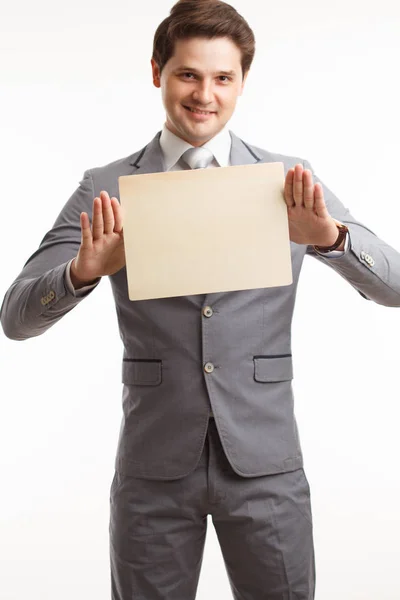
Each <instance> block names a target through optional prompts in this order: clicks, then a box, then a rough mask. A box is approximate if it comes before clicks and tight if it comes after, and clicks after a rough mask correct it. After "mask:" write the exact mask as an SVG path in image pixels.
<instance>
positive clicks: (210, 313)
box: [203, 306, 214, 317]
mask: <svg viewBox="0 0 400 600" xmlns="http://www.w3.org/2000/svg"><path fill="white" fill-rule="evenodd" d="M213 314H214V311H213V309H212V308H211V306H206V307H205V308H204V309H203V315H204V316H205V317H212V316H213Z"/></svg>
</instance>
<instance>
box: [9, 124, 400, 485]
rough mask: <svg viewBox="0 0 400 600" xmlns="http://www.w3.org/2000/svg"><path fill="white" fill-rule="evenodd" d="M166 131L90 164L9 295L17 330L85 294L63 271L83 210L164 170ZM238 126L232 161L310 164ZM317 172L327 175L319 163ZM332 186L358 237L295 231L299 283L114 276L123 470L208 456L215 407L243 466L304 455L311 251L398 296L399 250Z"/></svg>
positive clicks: (258, 467) (383, 293) (280, 463)
mask: <svg viewBox="0 0 400 600" xmlns="http://www.w3.org/2000/svg"><path fill="white" fill-rule="evenodd" d="M159 137H160V133H158V134H157V135H156V136H155V137H154V139H153V140H152V141H151V142H150V143H149V144H148V145H147V146H146V147H145V148H143V149H142V150H140V151H139V152H135V153H134V154H133V155H131V156H129V157H127V158H123V159H122V160H118V161H116V162H113V163H111V164H109V165H107V166H105V167H101V168H95V169H91V170H88V171H85V174H84V177H83V179H82V181H81V182H80V185H79V187H78V189H77V190H76V191H75V192H74V193H73V195H72V196H71V198H70V199H69V200H68V202H67V203H66V204H65V206H64V208H63V209H62V211H61V213H60V215H59V216H58V218H57V220H56V221H55V223H54V226H53V228H52V229H51V230H50V231H49V232H48V233H47V234H46V235H45V237H44V238H43V240H42V242H41V244H40V246H39V248H38V250H37V251H36V252H35V253H34V254H33V255H32V256H31V257H30V258H29V260H28V261H27V263H26V264H25V266H24V268H23V270H22V271H21V273H20V274H19V275H18V277H17V278H16V280H15V281H14V282H13V283H12V285H11V286H10V288H9V289H8V291H7V293H6V295H5V298H4V301H3V305H2V308H1V322H2V325H3V329H4V331H5V333H6V335H7V336H8V337H10V338H12V339H16V340H23V339H26V338H29V337H33V336H37V335H40V334H42V333H44V332H45V331H46V330H47V329H48V328H49V327H51V326H52V325H54V324H55V323H56V322H57V321H58V320H59V319H60V318H61V317H62V316H63V315H64V314H66V313H67V312H69V311H70V310H71V309H72V308H73V307H74V306H75V305H76V304H78V303H79V302H82V301H83V298H81V297H79V298H77V297H75V296H74V295H73V294H72V293H71V292H70V291H69V290H68V288H67V287H66V285H65V277H64V275H65V269H66V265H67V263H68V262H69V261H70V259H71V258H73V257H74V256H76V254H77V252H78V248H79V245H80V225H79V215H80V213H81V212H82V211H86V212H87V213H88V214H89V216H90V217H91V212H92V203H93V198H94V197H95V196H98V195H99V193H100V191H101V190H107V191H108V192H109V194H110V196H116V197H117V198H118V197H119V190H118V177H119V176H120V175H131V174H142V173H153V172H160V171H162V170H163V164H162V154H161V149H160V144H159ZM231 137H232V150H231V164H232V165H244V164H253V163H258V162H276V161H280V162H283V164H284V167H285V174H286V172H287V171H288V169H289V168H290V167H293V166H294V165H295V164H296V163H298V162H303V164H304V166H305V168H310V169H311V166H310V164H309V163H308V162H307V161H303V160H302V159H299V158H297V157H289V156H283V155H279V154H271V153H269V152H267V151H265V150H262V149H260V148H256V147H254V146H249V145H248V144H245V143H244V142H243V141H242V140H240V139H239V138H238V137H236V136H235V135H234V134H233V133H232V132H231ZM314 181H315V182H317V181H319V179H318V178H317V177H316V176H315V174H314ZM321 183H322V182H321ZM323 187H324V195H325V201H326V204H327V207H328V210H329V212H330V214H331V215H332V216H333V217H334V218H336V219H338V220H339V221H342V222H344V223H346V224H347V225H348V227H349V230H350V248H349V250H348V252H347V253H345V254H343V255H342V256H341V257H340V258H324V257H322V256H320V255H318V254H316V253H315V251H314V250H313V248H312V247H311V246H305V245H299V244H295V243H293V242H291V252H292V266H293V284H292V285H290V286H284V287H275V288H268V289H255V290H246V291H236V292H231V293H213V294H207V295H195V296H184V297H176V298H165V299H157V300H144V301H135V302H131V301H130V300H129V299H128V292H127V281H126V271H125V268H123V269H121V270H120V271H119V272H118V273H116V274H115V275H112V276H111V277H110V280H111V286H112V290H113V294H114V298H115V303H116V309H117V315H118V323H119V329H120V334H121V338H122V341H123V346H124V353H123V362H122V382H123V384H124V385H123V397H122V399H123V419H122V426H121V431H120V437H119V442H118V450H117V456H116V468H117V469H118V470H120V471H122V472H125V473H126V474H130V475H132V476H137V477H144V478H149V479H160V480H161V479H175V478H179V477H182V476H184V475H186V474H188V473H189V472H190V471H191V470H193V469H194V467H195V465H196V463H197V461H198V459H199V457H200V454H201V451H202V447H203V442H204V439H205V435H206V430H207V425H208V419H209V413H210V408H211V407H212V410H213V413H214V415H215V419H216V424H217V426H218V430H219V433H220V436H221V441H222V444H223V446H224V449H225V452H226V455H227V457H228V460H229V461H230V463H231V465H232V468H233V469H234V470H235V471H236V473H238V474H239V475H241V476H243V477H252V476H258V475H264V474H272V473H279V472H285V471H290V470H294V469H297V468H299V467H301V466H302V454H301V448H300V444H299V438H298V433H297V426H296V420H295V417H294V412H293V392H292V379H293V366H292V352H291V321H292V315H293V309H294V303H295V295H296V288H297V283H298V279H299V274H300V269H301V266H302V263H303V259H304V256H305V255H306V254H310V255H312V256H314V257H315V258H316V259H317V260H319V261H322V262H323V263H324V264H326V265H328V266H329V267H330V268H332V269H334V270H335V271H336V272H337V273H339V275H341V276H342V277H344V278H345V279H346V280H347V281H348V282H349V283H350V284H351V285H352V286H353V287H354V288H355V289H356V290H357V291H358V292H359V293H360V294H361V295H362V296H363V297H364V298H366V299H369V300H373V301H375V302H377V303H379V304H383V305H385V306H400V254H399V253H398V252H397V251H396V250H394V249H393V248H392V247H391V246H389V245H388V244H386V243H385V242H384V241H382V240H381V239H379V238H378V237H377V236H376V235H375V234H374V233H373V232H372V231H371V230H370V229H368V228H367V227H365V226H364V225H363V224H361V223H360V222H359V221H357V220H356V219H355V218H354V217H353V216H352V215H351V214H350V212H349V211H348V210H347V209H346V208H345V207H344V206H343V204H342V203H341V202H340V201H339V200H338V199H337V198H336V197H335V196H334V195H333V193H332V192H331V191H330V190H329V189H328V188H326V187H325V186H323ZM205 248H206V241H205ZM262 264H263V258H262V257H260V267H262ZM89 293H93V291H92V290H91V291H90V292H89ZM206 307H210V308H211V310H204V309H205V308H206ZM206 363H210V364H211V368H209V369H206V368H205V365H206Z"/></svg>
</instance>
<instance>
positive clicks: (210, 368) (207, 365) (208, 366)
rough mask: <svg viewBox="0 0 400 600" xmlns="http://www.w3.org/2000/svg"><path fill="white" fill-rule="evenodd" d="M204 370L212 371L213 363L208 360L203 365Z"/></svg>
mask: <svg viewBox="0 0 400 600" xmlns="http://www.w3.org/2000/svg"><path fill="white" fill-rule="evenodd" d="M204 370H205V372H206V373H212V372H213V371H214V365H213V364H212V363H210V362H208V363H206V364H205V365H204Z"/></svg>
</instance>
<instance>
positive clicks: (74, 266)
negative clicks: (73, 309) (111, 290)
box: [70, 191, 125, 289]
mask: <svg viewBox="0 0 400 600" xmlns="http://www.w3.org/2000/svg"><path fill="white" fill-rule="evenodd" d="M80 225H81V236H82V237H81V245H80V247H79V251H78V255H77V257H76V258H74V260H73V261H72V263H71V271H70V274H71V281H72V285H73V286H74V288H75V289H79V288H81V287H84V286H85V285H89V284H91V283H94V281H93V280H95V279H97V278H98V277H103V275H113V274H114V273H116V272H117V271H119V270H120V269H122V267H123V266H124V265H125V250H124V235H123V229H122V214H121V206H120V204H119V202H118V200H117V198H115V197H112V198H111V199H110V196H109V195H108V193H107V192H105V191H102V192H100V197H97V198H95V199H94V200H93V219H92V229H90V221H89V216H88V214H87V213H85V212H82V213H81V215H80Z"/></svg>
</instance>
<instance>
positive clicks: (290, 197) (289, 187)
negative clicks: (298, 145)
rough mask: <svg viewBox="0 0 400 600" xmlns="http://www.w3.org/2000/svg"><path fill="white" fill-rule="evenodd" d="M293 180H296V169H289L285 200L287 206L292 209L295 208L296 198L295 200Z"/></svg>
mask: <svg viewBox="0 0 400 600" xmlns="http://www.w3.org/2000/svg"><path fill="white" fill-rule="evenodd" d="M293 178H294V169H289V171H288V172H287V175H286V180H285V188H284V198H285V202H286V204H287V205H288V206H289V208H291V207H292V206H294V198H293Z"/></svg>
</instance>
